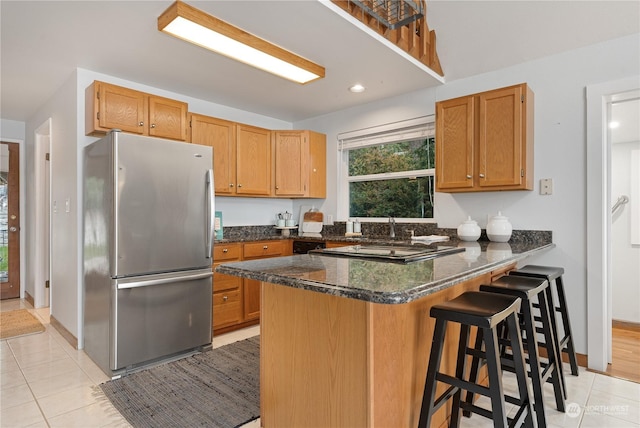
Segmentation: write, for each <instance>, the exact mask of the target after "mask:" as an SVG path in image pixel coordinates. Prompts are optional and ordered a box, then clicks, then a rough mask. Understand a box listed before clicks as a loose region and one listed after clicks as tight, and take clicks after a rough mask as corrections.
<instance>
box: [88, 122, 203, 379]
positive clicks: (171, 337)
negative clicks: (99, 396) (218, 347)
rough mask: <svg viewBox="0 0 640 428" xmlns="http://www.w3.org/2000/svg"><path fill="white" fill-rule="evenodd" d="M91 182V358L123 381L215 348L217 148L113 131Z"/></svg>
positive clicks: (94, 153) (97, 145)
mask: <svg viewBox="0 0 640 428" xmlns="http://www.w3.org/2000/svg"><path fill="white" fill-rule="evenodd" d="M83 182H84V287H83V289H84V299H83V301H84V322H83V325H84V350H85V352H86V353H87V354H88V355H89V356H90V357H91V358H92V359H93V360H94V361H95V362H96V364H98V366H100V368H102V370H104V371H105V373H107V374H108V375H110V376H112V377H115V376H118V375H120V374H123V373H126V372H127V371H131V370H134V369H137V368H139V367H143V366H146V365H148V364H151V363H154V362H158V361H161V360H164V359H170V358H174V357H178V356H181V355H182V354H186V353H190V352H193V351H194V350H199V349H202V348H204V347H207V346H208V345H210V344H211V317H212V270H211V262H212V260H211V257H212V249H213V237H214V236H213V233H214V231H213V223H214V220H215V209H214V197H213V189H214V185H213V184H214V183H213V170H212V149H211V148H210V147H206V146H200V145H196V144H189V143H183V142H177V141H170V140H164V139H159V138H151V137H144V136H138V135H132V134H125V133H122V132H119V131H111V132H110V133H109V134H108V135H107V136H106V137H104V138H102V139H100V140H98V141H96V142H94V143H92V144H90V145H89V146H87V147H86V148H85V149H84V180H83Z"/></svg>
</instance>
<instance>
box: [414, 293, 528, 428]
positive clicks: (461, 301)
mask: <svg viewBox="0 0 640 428" xmlns="http://www.w3.org/2000/svg"><path fill="white" fill-rule="evenodd" d="M520 304H521V300H520V299H519V298H517V297H512V296H506V295H496V294H493V293H485V292H480V291H470V292H466V293H464V294H462V295H460V296H458V297H456V298H455V299H452V300H450V301H448V302H445V303H441V304H438V305H434V306H433V307H432V308H431V312H430V314H431V316H432V317H433V318H435V319H436V325H435V331H434V334H433V343H432V344H431V355H430V357H429V367H428V369H427V378H426V382H425V386H424V395H423V398H422V408H421V411H420V420H419V422H418V427H419V428H427V427H430V426H431V418H432V416H433V414H434V413H435V412H436V411H437V410H438V409H439V408H440V407H441V406H442V405H443V404H445V403H446V402H447V401H448V400H449V399H451V398H453V403H452V409H451V418H450V420H449V426H450V427H457V426H459V424H460V411H461V410H464V411H465V412H472V413H476V414H479V415H482V416H484V417H487V418H490V419H493V421H494V422H493V423H494V426H495V427H508V426H516V425H523V424H524V426H527V427H533V426H534V423H533V413H532V412H533V409H532V406H531V397H530V395H529V388H528V387H527V373H526V367H525V359H524V351H523V348H522V339H521V336H520V328H519V325H518V311H519V310H520ZM449 321H453V322H456V323H459V324H460V339H459V342H458V353H457V362H456V372H455V376H450V375H448V374H445V373H443V372H440V362H441V359H442V350H443V348H444V341H445V332H446V327H447V323H448V322H449ZM501 323H506V324H507V325H508V340H509V345H510V347H511V348H512V349H513V369H514V371H515V373H516V378H517V381H518V393H519V397H512V396H508V395H505V394H504V388H503V385H502V368H501V364H500V353H499V343H498V335H497V328H498V326H499V325H500V324H501ZM472 326H473V327H477V335H478V336H481V337H482V338H483V341H484V344H485V349H486V351H485V352H482V350H481V349H475V348H469V347H468V343H469V332H470V328H471V327H472ZM467 355H475V356H478V355H481V356H482V358H483V359H485V360H486V362H487V366H488V371H489V387H486V386H483V385H479V384H478V383H477V380H476V379H469V380H467V379H465V376H466V373H467V370H466V365H467ZM438 382H442V383H445V384H447V385H449V387H448V388H447V390H446V391H445V392H444V393H442V394H441V395H440V396H438V397H436V385H437V383H438ZM462 390H465V391H468V392H473V393H474V394H481V395H484V396H487V397H489V398H490V399H491V410H487V409H483V408H481V407H478V406H475V405H474V404H473V402H469V403H466V402H464V401H462V399H461V395H462ZM505 401H508V402H510V403H513V404H516V405H518V406H519V409H518V412H517V413H516V415H515V417H514V418H512V419H510V418H507V413H506V411H505Z"/></svg>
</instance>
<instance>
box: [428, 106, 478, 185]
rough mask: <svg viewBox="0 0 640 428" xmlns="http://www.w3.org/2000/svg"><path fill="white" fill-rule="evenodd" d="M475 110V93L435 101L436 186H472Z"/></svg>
mask: <svg viewBox="0 0 640 428" xmlns="http://www.w3.org/2000/svg"><path fill="white" fill-rule="evenodd" d="M474 112H475V105H474V99H473V97H472V96H468V97H462V98H455V99H452V100H447V101H441V102H438V103H437V104H436V190H438V191H440V190H441V189H442V190H444V191H447V190H448V189H456V188H458V189H459V188H463V189H464V188H467V189H470V188H472V187H473V181H474V180H473V178H474V177H473V174H474V150H473V144H474V139H475V133H474Z"/></svg>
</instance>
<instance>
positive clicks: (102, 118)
mask: <svg viewBox="0 0 640 428" xmlns="http://www.w3.org/2000/svg"><path fill="white" fill-rule="evenodd" d="M96 85H97V99H98V111H97V119H98V124H99V127H100V128H102V129H103V130H105V131H108V130H110V129H114V128H116V129H120V130H122V131H124V132H131V133H135V134H143V133H144V130H145V127H144V120H145V119H144V118H145V108H144V107H145V94H144V93H142V92H138V91H134V90H132V89H127V88H123V87H120V86H116V85H110V84H108V83H104V82H96Z"/></svg>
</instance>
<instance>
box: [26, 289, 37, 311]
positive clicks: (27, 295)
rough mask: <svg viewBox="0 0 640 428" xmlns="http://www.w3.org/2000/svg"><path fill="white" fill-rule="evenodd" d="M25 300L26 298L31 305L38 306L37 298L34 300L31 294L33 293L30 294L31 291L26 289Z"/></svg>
mask: <svg viewBox="0 0 640 428" xmlns="http://www.w3.org/2000/svg"><path fill="white" fill-rule="evenodd" d="M24 300H26V301H27V302H29V304H30V305H31V306H33V307H34V308H35V307H36V304H35V300H33V297H32V296H31V294H29V292H28V291H26V290H25V292H24Z"/></svg>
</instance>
